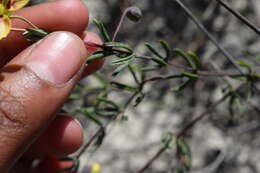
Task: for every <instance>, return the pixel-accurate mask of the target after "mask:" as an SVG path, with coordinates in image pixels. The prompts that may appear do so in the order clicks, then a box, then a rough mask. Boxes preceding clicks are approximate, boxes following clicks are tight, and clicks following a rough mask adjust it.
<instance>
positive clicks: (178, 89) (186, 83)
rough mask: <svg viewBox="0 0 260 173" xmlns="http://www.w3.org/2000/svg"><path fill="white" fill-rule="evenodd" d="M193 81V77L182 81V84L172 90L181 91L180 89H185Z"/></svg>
mask: <svg viewBox="0 0 260 173" xmlns="http://www.w3.org/2000/svg"><path fill="white" fill-rule="evenodd" d="M191 81H192V80H191V79H190V80H187V81H186V82H184V83H182V84H181V85H180V86H177V87H174V88H172V89H171V91H173V92H180V91H182V90H184V89H185V88H186V87H187V86H188V85H189V84H190V83H191Z"/></svg>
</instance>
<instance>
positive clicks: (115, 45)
mask: <svg viewBox="0 0 260 173" xmlns="http://www.w3.org/2000/svg"><path fill="white" fill-rule="evenodd" d="M103 46H104V47H107V48H119V49H124V50H127V51H128V52H129V53H131V54H132V53H133V50H132V49H131V48H130V47H129V46H128V45H127V44H124V43H121V42H106V43H104V44H103Z"/></svg>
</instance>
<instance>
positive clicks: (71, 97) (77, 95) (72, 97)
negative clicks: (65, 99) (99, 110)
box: [69, 94, 81, 100]
mask: <svg viewBox="0 0 260 173" xmlns="http://www.w3.org/2000/svg"><path fill="white" fill-rule="evenodd" d="M80 98H81V95H80V94H71V95H70V96H69V99H71V100H78V99H80Z"/></svg>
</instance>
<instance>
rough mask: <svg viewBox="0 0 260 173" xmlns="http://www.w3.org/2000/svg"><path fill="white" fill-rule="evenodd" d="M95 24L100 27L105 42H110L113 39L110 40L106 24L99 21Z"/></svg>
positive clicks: (95, 20) (95, 21)
mask: <svg viewBox="0 0 260 173" xmlns="http://www.w3.org/2000/svg"><path fill="white" fill-rule="evenodd" d="M94 23H95V24H96V25H97V27H98V29H99V31H100V32H101V34H102V37H103V38H104V40H105V42H110V41H111V38H110V36H109V34H108V32H107V29H106V28H105V26H104V24H103V23H102V22H101V21H99V20H97V19H94Z"/></svg>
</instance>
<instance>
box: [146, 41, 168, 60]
mask: <svg viewBox="0 0 260 173" xmlns="http://www.w3.org/2000/svg"><path fill="white" fill-rule="evenodd" d="M145 46H146V47H147V48H148V49H149V50H150V51H151V52H152V53H153V54H154V55H156V56H157V57H158V58H160V59H164V57H163V56H162V55H161V54H160V53H159V52H158V51H157V50H156V49H155V48H154V47H153V46H152V45H151V44H149V43H145Z"/></svg>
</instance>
